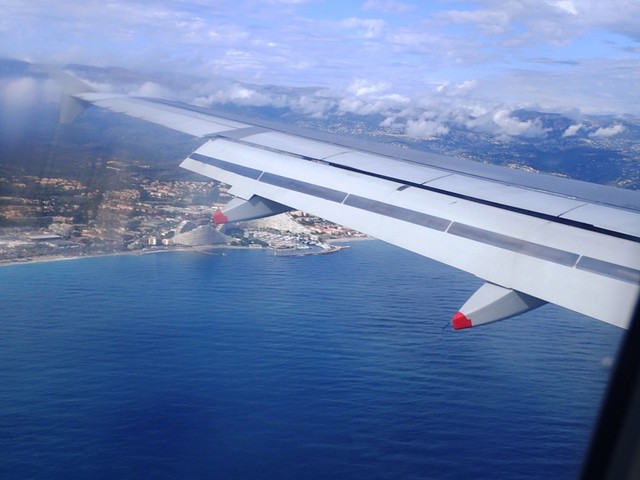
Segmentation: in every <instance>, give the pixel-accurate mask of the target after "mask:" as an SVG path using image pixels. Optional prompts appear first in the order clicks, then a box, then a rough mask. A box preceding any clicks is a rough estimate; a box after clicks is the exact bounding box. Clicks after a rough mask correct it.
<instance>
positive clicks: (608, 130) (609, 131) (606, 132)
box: [589, 123, 626, 138]
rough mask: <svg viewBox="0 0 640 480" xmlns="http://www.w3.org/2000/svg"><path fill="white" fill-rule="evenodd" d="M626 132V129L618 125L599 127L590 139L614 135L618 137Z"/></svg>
mask: <svg viewBox="0 0 640 480" xmlns="http://www.w3.org/2000/svg"><path fill="white" fill-rule="evenodd" d="M625 130H626V127H625V126H624V125H622V124H620V123H615V124H613V125H610V126H608V127H600V128H598V129H597V130H596V131H595V132H593V133H592V134H591V135H589V136H590V137H594V138H609V137H613V136H614V135H618V134H620V133H622V132H624V131H625Z"/></svg>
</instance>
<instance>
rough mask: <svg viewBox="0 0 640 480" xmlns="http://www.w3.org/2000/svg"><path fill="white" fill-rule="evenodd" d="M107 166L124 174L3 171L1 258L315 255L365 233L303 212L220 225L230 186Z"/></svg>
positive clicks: (118, 165) (109, 170)
mask: <svg viewBox="0 0 640 480" xmlns="http://www.w3.org/2000/svg"><path fill="white" fill-rule="evenodd" d="M104 167H105V168H104V171H105V172H107V175H111V176H112V177H113V178H114V179H117V180H118V181H110V182H106V184H111V185H110V186H105V185H106V184H105V182H104V180H105V178H104V177H103V178H101V182H102V185H98V184H97V183H96V181H95V179H91V178H87V179H78V178H70V177H48V176H38V175H28V174H25V173H23V172H20V171H17V172H16V171H14V172H10V174H8V175H3V176H0V263H5V264H6V263H15V262H28V261H36V260H44V259H55V258H73V257H81V256H87V255H103V254H114V253H125V252H132V253H135V252H138V253H146V252H152V251H163V250H171V249H178V248H181V249H184V248H194V249H200V250H202V249H208V248H223V247H226V248H241V247H243V248H269V249H273V250H274V252H276V254H280V255H299V254H309V253H314V254H315V253H328V252H333V251H338V250H339V249H340V247H338V246H335V245H332V244H331V243H330V241H331V240H333V239H353V238H362V237H363V235H362V234H360V233H358V232H355V231H353V230H349V229H347V228H345V227H342V226H339V225H335V224H332V223H330V222H326V221H324V220H322V219H319V218H317V217H313V216H310V215H307V214H305V213H302V212H298V211H292V212H288V213H284V214H280V215H277V216H274V217H270V218H266V219H260V220H254V221H251V222H242V223H238V224H229V225H224V226H216V225H214V224H213V222H212V220H211V216H212V214H213V213H214V212H215V211H216V210H217V209H218V208H220V207H222V206H224V205H225V204H226V203H227V202H228V201H229V200H230V199H231V196H230V195H229V194H228V193H227V187H226V186H225V185H223V184H219V183H217V182H212V181H205V180H200V179H196V178H191V179H180V180H173V179H166V178H163V179H157V178H153V175H149V174H147V175H140V174H139V172H140V171H141V170H144V166H140V165H136V166H134V167H132V166H131V165H128V164H124V163H121V162H118V161H116V160H110V161H108V162H106V163H105V165H104ZM166 176H167V175H164V177H166ZM161 177H162V176H161ZM123 179H125V180H126V181H123ZM92 182H93V184H92Z"/></svg>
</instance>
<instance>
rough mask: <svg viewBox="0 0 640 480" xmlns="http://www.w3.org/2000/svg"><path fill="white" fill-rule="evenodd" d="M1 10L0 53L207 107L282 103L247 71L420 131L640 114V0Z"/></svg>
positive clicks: (319, 109) (63, 3)
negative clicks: (486, 122)
mask: <svg viewBox="0 0 640 480" xmlns="http://www.w3.org/2000/svg"><path fill="white" fill-rule="evenodd" d="M0 11H2V16H1V17H0V56H1V57H10V58H16V59H21V60H26V61H30V62H39V63H48V64H51V63H53V64H59V65H63V64H67V63H83V64H90V65H96V66H119V67H124V68H129V69H134V70H136V71H142V72H148V73H154V74H158V73H159V72H172V73H173V74H174V75H175V76H176V77H180V76H182V77H183V78H184V79H190V78H192V77H198V78H200V79H207V81H200V82H197V83H198V85H197V87H196V86H194V87H193V88H192V91H191V97H192V98H191V100H194V101H196V103H200V104H204V105H208V104H212V103H215V102H220V101H228V100H231V101H235V102H238V103H243V102H244V103H247V104H261V103H265V104H267V103H271V104H278V102H281V103H282V102H284V103H286V102H287V101H290V100H286V99H283V98H282V96H277V95H276V96H274V94H273V93H271V94H265V93H264V92H261V91H259V89H252V88H247V87H246V85H251V84H253V85H279V86H289V87H310V88H313V89H315V90H314V92H315V93H314V94H313V95H309V96H305V97H304V98H299V97H298V98H297V99H296V101H295V105H293V107H294V108H298V109H300V110H302V111H304V112H307V113H309V114H310V115H316V116H322V115H325V114H326V112H327V111H328V110H330V109H334V110H335V109H336V108H337V109H338V110H339V111H342V112H349V113H367V112H369V113H376V112H386V115H385V116H386V118H387V120H386V121H387V122H388V124H389V125H393V124H394V122H396V121H397V119H398V118H403V120H402V121H403V122H404V124H403V125H404V128H405V129H406V131H407V132H408V133H410V132H413V133H414V134H415V135H417V136H424V137H429V136H430V135H431V136H433V135H439V134H443V133H446V130H447V127H446V125H447V122H449V123H451V122H455V121H457V119H459V118H461V117H465V118H466V120H465V122H466V123H467V124H469V122H470V120H469V118H473V119H476V118H482V117H483V116H487V115H490V119H491V122H492V123H493V124H494V127H492V128H497V129H498V130H502V131H504V132H506V133H507V134H523V135H525V136H526V135H529V136H535V135H536V134H542V133H544V132H541V131H540V127H539V125H537V124H535V122H529V123H527V124H525V122H521V121H520V122H519V123H518V121H515V120H514V118H513V117H512V116H511V115H510V113H511V112H512V111H513V110H514V109H516V108H520V107H527V108H535V109H539V110H543V111H558V112H574V113H575V112H580V113H585V114H611V113H613V114H632V115H636V116H638V115H640V1H638V0H607V1H603V0H521V1H515V0H478V1H458V0H433V1H418V0H415V1H414V0H359V1H349V0H326V1H324V0H256V1H253V0H233V1H229V0H215V1H211V0H208V1H205V0H172V1H167V0H157V1H143V0H126V1H125V0H101V1H96V0H84V1H83V2H76V1H75V0H74V1H71V0H58V1H57V2H55V3H54V2H50V1H48V0H47V1H45V0H30V1H28V2H25V1H24V0H15V1H14V0H0ZM237 82H242V85H244V86H241V84H240V83H237ZM155 87H157V88H155ZM144 89H145V91H143V92H142V93H145V92H147V91H148V93H150V94H155V93H160V94H162V93H165V92H163V91H161V90H160V91H159V92H158V91H156V90H158V89H159V87H158V86H157V85H153V84H148V85H145V86H144ZM137 93H140V92H137ZM265 95H266V97H265ZM329 98H331V100H330V101H329V100H328V99H329ZM289 106H292V105H289ZM407 110H409V111H411V112H412V113H411V114H407ZM418 110H419V111H420V112H421V113H419V114H417V113H416V112H417V111H418ZM392 111H393V112H396V113H395V114H392V113H390V112H392ZM425 112H426V113H425ZM514 122H515V123H514ZM614 126H615V125H614ZM612 127H613V126H612Z"/></svg>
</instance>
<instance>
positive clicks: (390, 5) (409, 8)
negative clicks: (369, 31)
mask: <svg viewBox="0 0 640 480" xmlns="http://www.w3.org/2000/svg"><path fill="white" fill-rule="evenodd" d="M362 9H363V10H365V11H368V10H375V11H379V12H383V13H391V14H394V15H400V14H404V13H409V12H413V11H415V10H416V6H415V5H410V4H408V3H404V2H399V1H398V0H366V2H364V3H363V4H362Z"/></svg>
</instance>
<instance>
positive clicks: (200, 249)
mask: <svg viewBox="0 0 640 480" xmlns="http://www.w3.org/2000/svg"><path fill="white" fill-rule="evenodd" d="M363 240H375V239H374V238H373V237H369V236H367V237H355V238H353V237H343V238H332V239H329V240H325V243H326V244H328V245H331V246H332V248H331V249H329V250H314V251H312V252H307V251H302V253H292V254H291V255H286V254H281V255H279V256H283V257H285V256H307V255H324V254H328V253H337V252H339V251H340V250H343V249H344V248H349V247H348V246H340V245H335V246H334V244H336V243H351V242H360V241H363ZM210 250H273V251H274V252H276V255H278V253H277V252H287V250H286V249H278V248H272V247H249V246H239V245H226V244H220V245H202V246H197V247H188V246H176V247H171V248H162V249H160V248H158V249H148V250H147V249H142V250H132V251H123V252H108V253H95V254H90V255H75V256H73V255H42V256H39V257H29V258H27V259H14V260H0V267H8V266H12V265H30V264H34V263H45V262H62V261H68V260H79V259H83V258H96V257H110V256H114V255H150V254H157V253H168V252H196V253H207V252H208V251H210Z"/></svg>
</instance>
